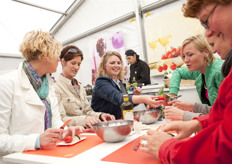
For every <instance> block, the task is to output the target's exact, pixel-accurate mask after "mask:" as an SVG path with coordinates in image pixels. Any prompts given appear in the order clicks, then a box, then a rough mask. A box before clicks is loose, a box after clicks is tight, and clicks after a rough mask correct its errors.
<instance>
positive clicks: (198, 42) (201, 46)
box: [181, 35, 215, 65]
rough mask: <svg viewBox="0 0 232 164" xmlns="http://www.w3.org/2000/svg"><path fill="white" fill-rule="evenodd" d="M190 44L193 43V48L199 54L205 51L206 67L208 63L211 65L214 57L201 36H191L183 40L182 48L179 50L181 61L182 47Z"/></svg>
mask: <svg viewBox="0 0 232 164" xmlns="http://www.w3.org/2000/svg"><path fill="white" fill-rule="evenodd" d="M190 43H193V44H194V45H195V47H196V48H197V49H198V50H199V51H200V52H204V51H205V50H206V51H207V52H208V53H209V56H208V57H207V58H206V62H207V65H209V64H210V63H212V62H213V61H214V60H215V57H214V56H213V52H212V49H211V47H210V45H209V44H208V42H207V40H206V38H205V36H203V35H194V36H191V37H189V38H187V39H185V40H184V42H183V43H182V48H181V57H182V59H183V50H184V47H185V46H186V45H187V44H190ZM183 60H184V59H183Z"/></svg>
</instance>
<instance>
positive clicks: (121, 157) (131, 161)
mask: <svg viewBox="0 0 232 164" xmlns="http://www.w3.org/2000/svg"><path fill="white" fill-rule="evenodd" d="M140 138H141V137H138V138H136V139H134V140H133V141H131V142H129V143H128V144H126V145H124V146H123V147H121V148H120V149H118V150H116V151H114V152H113V153H111V154H109V155H108V156H106V157H104V158H102V159H101V160H102V161H107V162H118V163H128V164H141V163H146V164H162V162H160V161H159V160H157V159H156V158H155V157H154V156H152V155H151V154H148V153H145V152H142V151H140V150H139V149H138V150H137V151H134V146H135V145H137V144H138V142H139V140H140Z"/></svg>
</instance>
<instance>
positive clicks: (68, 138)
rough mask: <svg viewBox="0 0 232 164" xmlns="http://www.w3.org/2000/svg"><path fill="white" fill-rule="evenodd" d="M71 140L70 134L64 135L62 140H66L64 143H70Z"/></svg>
mask: <svg viewBox="0 0 232 164" xmlns="http://www.w3.org/2000/svg"><path fill="white" fill-rule="evenodd" d="M72 140H73V138H72V137H71V136H66V137H64V142H66V143H70V142H72Z"/></svg>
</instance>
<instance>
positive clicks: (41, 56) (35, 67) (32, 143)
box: [0, 30, 83, 163]
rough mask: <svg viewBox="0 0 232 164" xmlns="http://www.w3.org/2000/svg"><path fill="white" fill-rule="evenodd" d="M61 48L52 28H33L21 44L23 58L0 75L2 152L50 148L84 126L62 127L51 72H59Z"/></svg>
mask: <svg viewBox="0 0 232 164" xmlns="http://www.w3.org/2000/svg"><path fill="white" fill-rule="evenodd" d="M61 49H62V45H61V43H60V42H59V41H57V40H56V39H55V38H54V37H53V36H52V35H50V33H49V32H43V31H41V30H33V31H30V32H28V33H27V34H26V35H25V37H24V40H23V42H22V43H21V45H20V52H21V53H22V55H23V57H24V59H25V60H24V62H23V63H22V64H20V66H19V68H18V69H17V70H15V71H13V72H10V73H8V74H5V75H3V76H1V77H0V96H1V99H0V109H1V110H0V154H1V155H4V154H7V153H13V152H22V151H26V150H34V149H41V148H49V147H51V146H54V145H55V144H56V141H57V140H58V138H59V137H61V136H62V133H64V134H63V137H65V135H74V133H76V134H79V132H81V131H82V130H83V127H70V128H69V129H68V130H62V129H60V128H59V127H60V126H62V124H63V122H62V121H61V118H60V114H59V111H58V103H57V99H56V96H55V92H54V88H53V87H52V85H53V79H52V78H51V77H50V75H49V74H50V73H53V72H56V67H57V65H58V62H59V54H60V51H61ZM0 158H1V157H0ZM0 163H1V160H0Z"/></svg>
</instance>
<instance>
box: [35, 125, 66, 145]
mask: <svg viewBox="0 0 232 164" xmlns="http://www.w3.org/2000/svg"><path fill="white" fill-rule="evenodd" d="M63 132H64V130H63V129H58V128H49V129H47V130H45V131H44V132H43V133H42V134H41V135H40V147H41V148H45V149H46V148H49V147H51V146H54V145H55V144H56V141H57V140H58V139H59V138H60V137H61V135H62V133H63Z"/></svg>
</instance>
